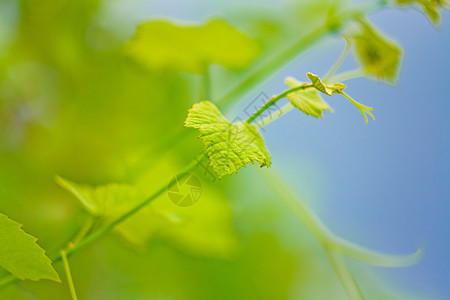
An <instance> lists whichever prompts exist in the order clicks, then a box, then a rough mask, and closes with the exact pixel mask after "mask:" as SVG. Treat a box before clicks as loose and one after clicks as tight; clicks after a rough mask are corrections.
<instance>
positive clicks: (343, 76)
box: [329, 68, 367, 82]
mask: <svg viewBox="0 0 450 300" xmlns="http://www.w3.org/2000/svg"><path fill="white" fill-rule="evenodd" d="M365 76H367V74H366V72H364V70H362V69H361V68H358V69H355V70H350V71H346V72H343V73H340V74H337V75H334V76H333V77H331V78H330V79H329V81H333V82H343V81H347V80H351V79H355V78H360V77H365Z"/></svg>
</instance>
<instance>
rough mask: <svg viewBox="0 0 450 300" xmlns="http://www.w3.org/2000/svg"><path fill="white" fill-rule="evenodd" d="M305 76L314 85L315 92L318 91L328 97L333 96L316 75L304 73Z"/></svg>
mask: <svg viewBox="0 0 450 300" xmlns="http://www.w3.org/2000/svg"><path fill="white" fill-rule="evenodd" d="M306 76H308V78H309V80H311V83H312V84H313V85H314V87H315V88H316V90H318V91H320V92H322V93H324V94H325V95H328V96H332V95H333V91H332V90H330V89H329V88H327V87H326V86H325V84H324V83H323V82H322V80H321V79H320V78H319V76H317V75H316V74H313V73H306Z"/></svg>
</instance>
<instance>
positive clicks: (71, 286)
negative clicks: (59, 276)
mask: <svg viewBox="0 0 450 300" xmlns="http://www.w3.org/2000/svg"><path fill="white" fill-rule="evenodd" d="M61 258H62V261H63V266H64V272H65V273H66V278H67V284H68V286H69V291H70V296H71V297H72V300H78V297H77V293H76V291H75V285H74V284H73V279H72V273H71V272H70V266H69V261H68V260H67V255H66V251H65V250H61Z"/></svg>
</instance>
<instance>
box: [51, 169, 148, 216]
mask: <svg viewBox="0 0 450 300" xmlns="http://www.w3.org/2000/svg"><path fill="white" fill-rule="evenodd" d="M56 182H57V183H58V184H59V185H60V186H61V187H62V188H64V189H66V190H67V191H69V192H70V193H72V194H73V195H74V196H75V197H76V198H77V199H78V200H79V201H80V203H81V204H82V205H83V206H84V208H85V209H86V210H87V211H88V212H89V213H91V214H92V215H93V216H98V217H115V216H117V215H119V214H122V213H124V212H125V211H127V210H129V209H131V208H132V207H133V206H134V205H136V204H137V203H140V202H142V201H144V200H145V197H146V195H145V194H144V193H143V192H141V191H140V190H138V189H137V188H135V187H134V186H131V185H125V184H116V183H113V184H107V185H102V186H99V187H91V186H89V185H84V184H78V183H75V182H72V181H70V180H67V179H64V178H62V177H59V176H57V177H56Z"/></svg>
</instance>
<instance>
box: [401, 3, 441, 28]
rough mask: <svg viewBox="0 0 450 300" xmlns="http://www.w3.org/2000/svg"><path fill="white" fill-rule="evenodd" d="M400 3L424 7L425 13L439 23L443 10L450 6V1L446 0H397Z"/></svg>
mask: <svg viewBox="0 0 450 300" xmlns="http://www.w3.org/2000/svg"><path fill="white" fill-rule="evenodd" d="M395 3H396V4H398V5H402V6H406V5H418V6H420V8H421V9H422V11H423V13H424V14H425V15H426V16H427V17H428V19H430V21H431V22H433V24H434V25H437V24H439V23H440V22H441V10H442V9H443V8H444V7H445V8H449V6H450V3H449V2H448V1H446V0H395Z"/></svg>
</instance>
